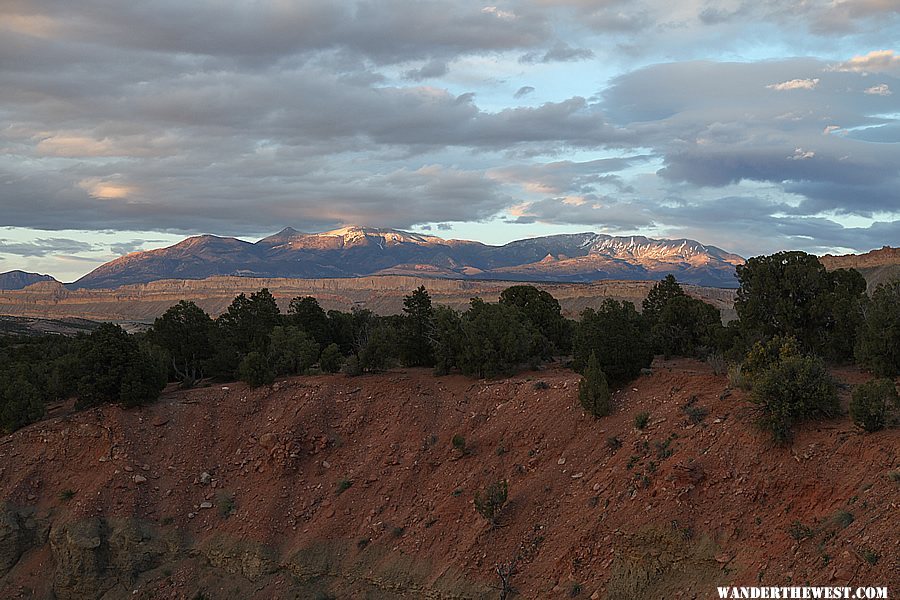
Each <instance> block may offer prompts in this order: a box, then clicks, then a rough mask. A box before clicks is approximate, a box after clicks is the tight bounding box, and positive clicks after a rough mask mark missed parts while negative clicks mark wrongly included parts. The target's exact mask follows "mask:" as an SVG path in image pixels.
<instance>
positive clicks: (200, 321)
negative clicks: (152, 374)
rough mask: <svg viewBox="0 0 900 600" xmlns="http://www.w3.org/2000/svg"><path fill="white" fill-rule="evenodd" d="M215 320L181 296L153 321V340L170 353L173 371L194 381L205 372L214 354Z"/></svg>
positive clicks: (188, 380)
mask: <svg viewBox="0 0 900 600" xmlns="http://www.w3.org/2000/svg"><path fill="white" fill-rule="evenodd" d="M212 328H213V320H212V319H211V318H210V317H209V315H208V314H206V313H205V312H204V311H203V310H202V309H201V308H200V307H199V306H197V305H196V304H194V303H193V302H187V301H184V300H182V301H181V302H179V303H178V304H176V305H174V306H172V307H170V308H169V309H168V310H167V311H166V312H165V313H164V314H163V315H162V316H161V317H158V318H157V319H156V320H155V321H154V322H153V328H152V329H151V330H150V333H149V337H150V340H151V341H152V342H153V343H154V344H156V345H158V346H160V347H162V348H164V349H165V350H166V351H167V352H168V353H169V359H170V361H171V362H170V366H171V367H172V371H173V375H174V376H175V378H176V379H177V380H179V381H182V382H184V383H185V384H188V385H191V384H193V383H194V382H196V381H197V380H198V379H201V378H202V377H203V375H204V370H205V367H206V363H207V361H209V360H210V359H211V358H212V356H213V347H212V337H211V335H210V334H211V331H212Z"/></svg>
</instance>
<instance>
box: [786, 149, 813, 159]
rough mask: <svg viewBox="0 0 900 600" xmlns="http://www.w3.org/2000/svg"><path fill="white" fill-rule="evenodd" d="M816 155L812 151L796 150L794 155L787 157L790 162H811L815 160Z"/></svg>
mask: <svg viewBox="0 0 900 600" xmlns="http://www.w3.org/2000/svg"><path fill="white" fill-rule="evenodd" d="M815 156H816V153H815V152H814V151H812V150H804V149H803V148H794V153H793V154H791V155H790V156H788V157H787V159H788V160H809V159H811V158H815Z"/></svg>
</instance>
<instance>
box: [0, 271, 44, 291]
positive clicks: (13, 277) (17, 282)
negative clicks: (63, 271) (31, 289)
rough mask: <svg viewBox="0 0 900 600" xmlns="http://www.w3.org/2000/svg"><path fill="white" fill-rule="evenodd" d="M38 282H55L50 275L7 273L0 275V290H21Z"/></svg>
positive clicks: (22, 272) (19, 272) (21, 272)
mask: <svg viewBox="0 0 900 600" xmlns="http://www.w3.org/2000/svg"><path fill="white" fill-rule="evenodd" d="M39 281H56V280H55V279H54V278H53V277H51V276H50V275H41V274H40V273H26V272H25V271H7V272H6V273H0V290H21V289H23V288H26V287H28V286H29V285H31V284H33V283H37V282H39Z"/></svg>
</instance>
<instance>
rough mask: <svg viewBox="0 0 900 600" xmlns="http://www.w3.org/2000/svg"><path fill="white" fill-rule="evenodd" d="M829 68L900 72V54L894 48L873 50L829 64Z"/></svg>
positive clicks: (869, 71) (854, 70)
mask: <svg viewBox="0 0 900 600" xmlns="http://www.w3.org/2000/svg"><path fill="white" fill-rule="evenodd" d="M829 70H832V71H843V72H852V73H893V74H900V55H898V54H896V53H895V52H894V51H893V50H873V51H872V52H869V53H868V54H864V55H861V56H854V57H853V58H851V59H850V60H847V61H844V62H841V63H837V64H835V65H831V66H829Z"/></svg>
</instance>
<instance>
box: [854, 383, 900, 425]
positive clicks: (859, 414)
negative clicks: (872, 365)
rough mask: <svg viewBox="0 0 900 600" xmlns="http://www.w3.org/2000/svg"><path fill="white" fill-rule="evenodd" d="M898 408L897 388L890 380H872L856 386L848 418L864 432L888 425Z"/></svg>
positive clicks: (899, 402) (899, 398)
mask: <svg viewBox="0 0 900 600" xmlns="http://www.w3.org/2000/svg"><path fill="white" fill-rule="evenodd" d="M898 408H900V397H898V395H897V388H896V387H895V386H894V382H893V381H892V380H890V379H887V378H885V379H873V380H872V381H868V382H866V383H863V384H862V385H858V386H856V389H854V390H853V395H852V397H851V399H850V418H851V419H853V422H854V423H856V424H857V425H859V426H860V427H862V428H863V429H865V430H866V431H878V430H879V429H884V428H885V427H886V426H888V425H890V424H891V422H892V420H893V417H894V412H895V411H896V410H897V409H898Z"/></svg>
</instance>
